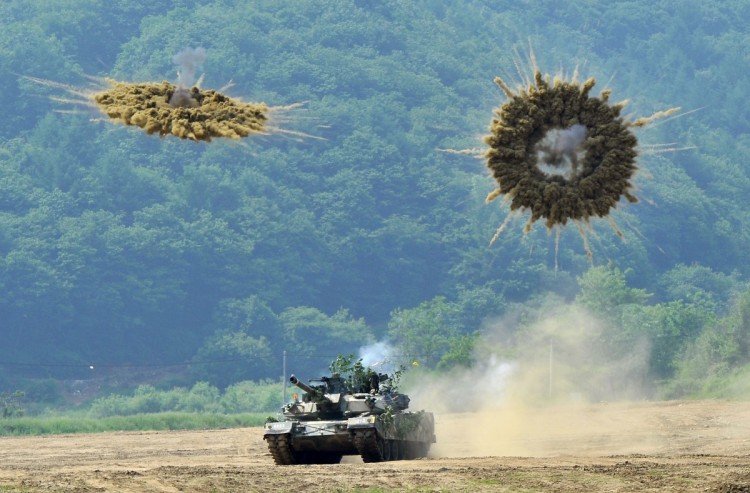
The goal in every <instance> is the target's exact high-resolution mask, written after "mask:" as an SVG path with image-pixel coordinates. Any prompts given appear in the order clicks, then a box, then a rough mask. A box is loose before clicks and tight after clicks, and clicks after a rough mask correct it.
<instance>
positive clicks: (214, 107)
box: [93, 81, 268, 142]
mask: <svg viewBox="0 0 750 493" xmlns="http://www.w3.org/2000/svg"><path fill="white" fill-rule="evenodd" d="M110 84H111V86H112V87H111V88H110V89H109V90H107V91H104V92H99V93H96V94H94V96H93V98H94V101H95V102H96V104H97V106H98V107H99V109H100V110H101V111H102V112H103V113H104V114H105V115H107V116H108V117H109V118H111V119H113V120H119V121H122V122H123V123H125V124H126V125H136V126H139V127H141V128H142V129H144V130H145V131H146V132H147V133H148V134H154V133H158V134H159V136H160V137H164V136H165V135H169V134H172V135H174V136H176V137H180V138H181V139H190V140H195V141H198V140H203V141H206V142H210V141H211V139H212V138H214V137H228V138H231V139H239V138H241V137H247V136H248V135H250V134H253V133H262V132H263V131H264V125H265V122H266V120H267V119H268V117H267V113H268V108H267V107H266V105H264V104H252V103H243V102H240V101H238V100H235V99H232V98H229V97H227V96H225V95H223V94H221V93H220V92H217V91H212V90H201V89H199V88H198V87H192V88H191V89H190V90H189V91H185V90H184V89H181V88H180V87H178V86H175V85H174V84H170V83H169V82H166V81H165V82H162V83H161V84H155V83H145V84H128V83H122V82H114V81H111V82H110Z"/></svg>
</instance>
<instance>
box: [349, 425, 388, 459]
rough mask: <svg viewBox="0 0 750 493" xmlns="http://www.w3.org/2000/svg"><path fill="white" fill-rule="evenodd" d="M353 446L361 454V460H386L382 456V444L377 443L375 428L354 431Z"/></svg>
mask: <svg viewBox="0 0 750 493" xmlns="http://www.w3.org/2000/svg"><path fill="white" fill-rule="evenodd" d="M354 446H355V447H356V448H357V452H359V455H361V456H362V462H382V461H384V460H386V459H385V458H384V457H383V449H382V445H379V444H378V437H377V433H376V432H375V430H357V431H356V432H355V433H354Z"/></svg>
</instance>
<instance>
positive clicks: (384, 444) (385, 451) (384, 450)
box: [378, 440, 393, 460]
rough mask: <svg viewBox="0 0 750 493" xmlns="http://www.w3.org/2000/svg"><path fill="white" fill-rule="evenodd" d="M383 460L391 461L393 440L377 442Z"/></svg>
mask: <svg viewBox="0 0 750 493" xmlns="http://www.w3.org/2000/svg"><path fill="white" fill-rule="evenodd" d="M378 448H379V449H380V450H381V454H382V455H383V460H393V440H378Z"/></svg>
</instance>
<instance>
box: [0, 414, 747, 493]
mask: <svg viewBox="0 0 750 493" xmlns="http://www.w3.org/2000/svg"><path fill="white" fill-rule="evenodd" d="M436 422H437V437H438V443H437V444H436V445H435V446H434V447H433V449H432V451H431V454H430V455H431V457H430V458H428V459H422V460H415V461H400V462H389V463H380V464H363V463H362V462H361V461H359V462H358V461H357V460H355V458H346V459H345V461H344V463H342V464H339V465H334V466H319V465H312V466H284V467H282V466H276V465H274V464H273V461H272V459H271V456H270V454H269V453H268V451H267V449H266V446H265V442H264V441H263V440H262V431H261V429H259V428H246V429H233V430H206V431H177V432H148V433H145V432H144V433H107V434H91V435H65V436H49V437H33V438H2V439H0V491H2V492H31V491H52V492H102V491H117V492H176V491H181V492H185V491H190V492H192V491H195V492H211V491H216V492H225V491H227V492H228V491H233V492H234V491H236V492H255V491H257V492H276V491H295V492H313V491H315V492H318V491H360V492H371V493H376V492H395V491H414V492H428V491H429V492H433V491H435V492H437V491H440V492H459V491H460V492H475V491H493V492H494V491H497V492H500V491H514V492H532V491H545V492H546V491H559V492H570V491H608V492H643V491H680V492H682V491H701V492H705V491H708V492H722V493H738V492H750V403H727V402H715V401H704V402H661V403H636V404H595V405H578V406H566V407H560V408H552V409H549V408H548V409H546V410H544V411H530V410H521V411H520V412H519V410H516V411H514V412H513V413H501V414H500V415H499V416H497V417H495V418H493V417H492V416H491V415H489V414H488V413H486V412H485V413H479V414H448V415H439V416H437V417H436Z"/></svg>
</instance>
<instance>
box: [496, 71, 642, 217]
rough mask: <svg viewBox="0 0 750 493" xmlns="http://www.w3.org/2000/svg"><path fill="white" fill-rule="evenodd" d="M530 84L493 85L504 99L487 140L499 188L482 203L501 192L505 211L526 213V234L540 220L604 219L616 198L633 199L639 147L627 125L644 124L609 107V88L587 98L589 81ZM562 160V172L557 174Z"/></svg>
mask: <svg viewBox="0 0 750 493" xmlns="http://www.w3.org/2000/svg"><path fill="white" fill-rule="evenodd" d="M534 79H535V80H534V84H531V85H529V87H528V89H526V90H520V91H518V92H513V91H512V90H510V89H509V88H508V86H507V85H506V84H505V83H504V82H503V81H502V80H501V79H500V78H498V79H496V80H495V82H496V83H497V84H498V85H499V86H500V87H501V88H502V89H503V91H504V92H505V93H506V95H507V96H508V98H509V100H508V101H507V102H506V103H505V104H503V105H502V106H500V107H499V108H498V109H497V110H496V111H495V115H496V117H495V118H494V119H493V121H492V125H491V127H490V131H491V135H489V136H487V137H486V138H485V142H486V143H487V144H488V145H489V146H490V149H489V150H488V151H487V153H486V154H485V156H486V158H487V166H488V168H489V169H490V170H491V172H492V175H493V177H494V178H495V180H496V181H497V184H498V188H497V189H496V190H494V191H493V192H492V193H490V195H489V196H488V197H487V201H488V202H489V201H492V200H493V199H495V198H496V197H498V196H499V195H505V196H506V199H507V200H509V201H510V208H511V211H515V210H526V209H528V210H530V211H531V217H530V218H529V222H528V224H527V227H526V228H527V230H528V229H530V227H531V225H532V224H533V223H534V222H535V221H537V220H538V219H541V218H544V219H545V223H546V226H547V228H553V227H554V226H556V225H562V226H564V225H565V224H566V223H567V221H568V220H573V221H582V220H583V221H588V220H589V219H590V218H591V217H592V216H595V217H604V216H607V215H608V214H609V212H610V210H611V209H612V208H613V207H615V206H616V204H617V202H618V201H619V200H620V198H621V197H625V198H626V199H627V200H628V201H629V202H637V199H636V198H635V197H634V196H633V195H632V194H631V193H630V191H631V190H632V188H633V184H632V182H631V181H630V180H631V178H632V177H633V175H634V173H635V172H636V171H637V166H636V156H637V151H636V145H637V143H638V142H637V139H636V137H635V135H634V134H633V132H632V131H631V129H630V127H633V126H642V125H643V124H645V123H646V120H645V119H644V120H637V121H635V122H629V121H626V120H624V119H623V118H622V117H621V116H620V111H621V110H622V108H623V107H624V103H621V104H615V105H610V104H609V103H608V100H609V95H610V93H609V91H603V92H602V93H601V95H600V96H599V97H592V96H589V92H590V91H591V89H592V88H593V87H594V84H595V81H594V79H589V80H587V81H586V82H585V83H583V84H582V85H581V84H578V83H576V82H566V81H562V80H558V79H555V80H554V82H552V83H550V81H549V77H544V76H542V74H541V73H540V72H538V71H537V72H536V73H535V77H534ZM563 132H567V134H566V135H563V134H562V133H563ZM555 133H557V137H555V136H554V134H555ZM565 139H567V140H568V141H571V142H572V143H571V142H568V143H565V142H564V141H565ZM561 142H562V144H561ZM563 163H564V167H565V168H567V170H566V171H565V172H564V173H563V172H562V171H559V172H555V168H560V169H562V168H563ZM550 170H552V171H550Z"/></svg>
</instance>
